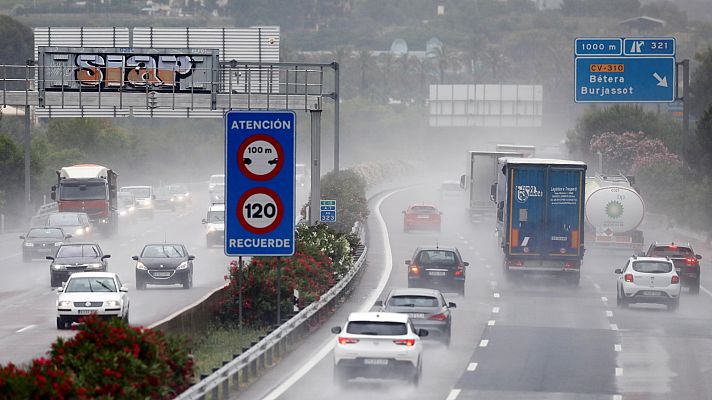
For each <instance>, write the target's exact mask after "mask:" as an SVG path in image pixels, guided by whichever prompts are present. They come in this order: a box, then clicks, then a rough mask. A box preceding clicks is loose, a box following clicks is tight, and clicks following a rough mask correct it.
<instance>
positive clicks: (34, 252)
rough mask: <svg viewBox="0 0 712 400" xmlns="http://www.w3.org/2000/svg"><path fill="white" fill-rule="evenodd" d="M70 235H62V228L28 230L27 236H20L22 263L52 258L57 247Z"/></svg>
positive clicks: (46, 227)
mask: <svg viewBox="0 0 712 400" xmlns="http://www.w3.org/2000/svg"><path fill="white" fill-rule="evenodd" d="M71 237H72V235H70V234H66V233H64V230H63V229H62V228H57V227H54V226H43V227H37V228H30V230H29V231H27V234H25V235H22V236H20V239H22V261H25V262H27V261H31V260H32V259H33V258H42V259H44V258H45V257H47V256H53V255H54V254H55V252H56V251H57V249H58V248H59V246H61V245H62V243H64V241H65V240H67V239H69V238H71Z"/></svg>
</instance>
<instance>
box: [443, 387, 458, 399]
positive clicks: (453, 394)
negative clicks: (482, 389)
mask: <svg viewBox="0 0 712 400" xmlns="http://www.w3.org/2000/svg"><path fill="white" fill-rule="evenodd" d="M459 395H460V389H452V390H451V391H450V393H449V394H448V395H447V398H445V400H455V399H457V396H459Z"/></svg>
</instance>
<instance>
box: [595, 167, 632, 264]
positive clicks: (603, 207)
mask: <svg viewBox="0 0 712 400" xmlns="http://www.w3.org/2000/svg"><path fill="white" fill-rule="evenodd" d="M585 207H586V212H585V215H586V229H587V234H586V238H587V239H588V243H587V246H589V248H595V247H605V248H614V249H616V248H618V249H626V250H631V249H632V250H642V249H643V232H642V231H641V230H639V229H638V227H639V226H640V224H641V223H642V222H643V217H644V216H645V203H644V202H643V198H642V197H641V196H640V194H639V193H638V192H637V191H636V190H635V188H633V186H631V183H630V180H629V179H628V178H626V177H625V176H623V175H596V176H593V177H587V178H586V202H585Z"/></svg>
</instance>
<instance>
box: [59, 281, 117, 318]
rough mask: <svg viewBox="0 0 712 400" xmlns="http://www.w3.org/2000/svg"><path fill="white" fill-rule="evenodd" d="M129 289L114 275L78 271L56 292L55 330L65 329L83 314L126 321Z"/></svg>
mask: <svg viewBox="0 0 712 400" xmlns="http://www.w3.org/2000/svg"><path fill="white" fill-rule="evenodd" d="M128 291H129V290H128V289H127V288H126V286H123V284H122V283H121V280H120V279H119V276H118V275H117V274H116V273H114V272H77V273H75V274H72V275H71V276H70V277H69V280H67V284H66V285H64V286H63V287H61V288H59V289H57V292H58V293H59V296H58V298H57V329H67V328H69V327H70V326H71V325H72V323H73V322H78V321H79V319H80V318H81V317H83V316H85V315H89V314H97V315H99V316H101V317H105V318H121V319H123V320H124V321H126V322H127V323H128V321H129V296H128V293H127V292H128Z"/></svg>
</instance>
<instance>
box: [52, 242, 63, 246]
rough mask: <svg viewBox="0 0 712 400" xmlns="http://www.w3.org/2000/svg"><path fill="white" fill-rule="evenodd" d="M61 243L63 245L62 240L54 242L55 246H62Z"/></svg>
mask: <svg viewBox="0 0 712 400" xmlns="http://www.w3.org/2000/svg"><path fill="white" fill-rule="evenodd" d="M61 245H62V242H55V243H54V247H59V246H61Z"/></svg>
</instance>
